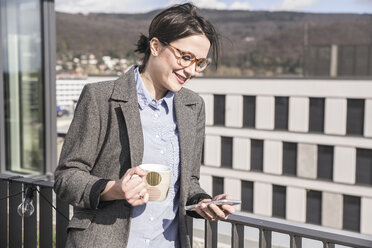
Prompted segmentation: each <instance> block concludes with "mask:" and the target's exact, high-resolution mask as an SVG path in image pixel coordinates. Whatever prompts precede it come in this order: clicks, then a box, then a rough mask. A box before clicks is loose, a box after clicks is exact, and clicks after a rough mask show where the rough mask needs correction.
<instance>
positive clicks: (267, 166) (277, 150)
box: [263, 140, 283, 175]
mask: <svg viewBox="0 0 372 248" xmlns="http://www.w3.org/2000/svg"><path fill="white" fill-rule="evenodd" d="M282 161H283V143H282V142H280V141H273V140H265V141H264V158H263V171H264V172H265V173H272V174H278V175H280V174H282Z"/></svg>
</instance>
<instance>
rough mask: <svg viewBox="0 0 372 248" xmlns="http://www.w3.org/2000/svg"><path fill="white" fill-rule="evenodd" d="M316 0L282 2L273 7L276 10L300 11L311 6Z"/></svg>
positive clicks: (287, 0) (285, 0) (288, 0)
mask: <svg viewBox="0 0 372 248" xmlns="http://www.w3.org/2000/svg"><path fill="white" fill-rule="evenodd" d="M317 1H318V0H283V1H282V2H281V3H280V4H278V5H276V6H274V9H277V10H289V11H293V10H301V9H302V8H305V7H309V6H312V5H313V4H314V3H316V2H317Z"/></svg>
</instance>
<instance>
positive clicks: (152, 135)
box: [128, 67, 180, 248]
mask: <svg viewBox="0 0 372 248" xmlns="http://www.w3.org/2000/svg"><path fill="white" fill-rule="evenodd" d="M135 80H136V83H137V96H138V107H139V110H140V116H141V124H142V131H143V137H144V153H143V160H142V163H143V164H149V163H155V164H166V165H169V166H170V167H171V169H172V177H171V183H170V188H169V192H168V196H167V199H166V200H165V201H162V202H148V203H147V204H145V205H142V206H137V207H134V208H133V214H132V222H131V226H130V232H129V240H128V247H129V248H134V247H162V248H166V247H179V241H178V217H177V213H178V206H179V176H180V153H179V138H178V130H177V121H176V116H175V112H174V110H173V99H174V93H173V92H171V91H168V93H167V94H166V95H165V97H163V98H162V99H160V100H156V99H154V98H153V97H152V96H151V94H150V93H149V92H148V91H147V89H146V87H145V85H144V83H143V81H142V79H141V76H140V74H139V70H138V67H137V68H136V69H135Z"/></svg>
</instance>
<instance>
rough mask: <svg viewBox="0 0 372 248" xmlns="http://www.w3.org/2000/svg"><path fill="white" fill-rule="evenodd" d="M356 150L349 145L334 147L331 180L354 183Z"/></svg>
mask: <svg viewBox="0 0 372 248" xmlns="http://www.w3.org/2000/svg"><path fill="white" fill-rule="evenodd" d="M355 160H356V150H355V148H350V147H341V146H336V147H335V148H334V163H333V181H335V182H340V183H350V184H354V183H355V169H356V168H355V167H356V161H355Z"/></svg>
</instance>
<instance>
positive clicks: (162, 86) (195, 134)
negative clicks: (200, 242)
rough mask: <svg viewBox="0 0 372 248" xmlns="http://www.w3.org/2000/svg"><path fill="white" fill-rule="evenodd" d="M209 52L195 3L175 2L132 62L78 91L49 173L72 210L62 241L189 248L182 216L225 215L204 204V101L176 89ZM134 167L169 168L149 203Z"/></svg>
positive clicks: (213, 42)
mask: <svg viewBox="0 0 372 248" xmlns="http://www.w3.org/2000/svg"><path fill="white" fill-rule="evenodd" d="M210 49H212V53H211V54H212V57H213V61H217V60H218V49H219V39H218V34H217V33H216V31H215V29H214V27H213V26H212V24H211V23H210V22H209V21H208V20H206V19H205V18H204V17H202V16H201V15H200V14H199V12H198V9H197V8H196V7H195V6H194V5H192V4H190V3H187V4H182V5H175V6H173V7H170V8H168V9H165V10H163V11H162V12H160V13H159V14H158V15H157V16H155V17H154V19H153V20H152V22H151V25H150V28H149V34H148V36H145V35H143V34H142V35H141V36H140V38H139V40H138V42H137V49H136V51H137V52H139V53H142V54H144V57H143V61H142V64H141V65H139V66H134V67H132V68H131V69H129V71H128V72H126V73H125V74H124V75H123V76H122V77H120V78H119V79H118V80H116V81H109V82H101V83H96V84H90V85H87V86H86V87H85V88H84V89H83V92H82V94H81V96H80V99H79V102H78V104H77V106H76V110H75V115H74V119H73V121H72V123H71V126H70V129H69V131H68V133H67V136H66V138H65V142H64V146H63V150H62V153H61V156H60V162H59V166H58V168H57V170H56V172H55V191H56V193H57V195H58V196H59V197H60V198H61V199H63V200H65V201H67V202H69V203H70V204H72V205H74V207H75V211H74V216H73V218H72V220H71V222H70V225H69V226H68V240H67V247H123V244H124V246H125V247H190V246H191V243H190V238H189V237H190V234H189V233H187V232H188V230H187V227H186V223H185V217H186V215H190V216H193V217H196V218H205V219H207V220H213V221H216V220H221V219H226V218H227V216H228V215H229V214H231V213H233V212H234V208H233V207H232V206H231V205H230V204H222V205H218V206H217V205H216V204H213V203H212V204H208V205H207V204H206V203H205V202H208V201H211V199H212V197H211V196H210V195H208V194H207V193H206V192H205V191H204V190H203V189H202V188H201V187H200V184H199V177H200V173H199V171H200V164H201V157H202V149H203V142H204V135H205V132H204V130H205V108H204V101H203V99H202V98H201V97H200V96H199V95H197V94H196V93H195V92H193V91H191V90H189V89H185V88H183V86H184V84H185V83H187V82H188V81H189V80H191V79H192V78H193V77H196V76H197V75H198V74H199V73H200V72H202V71H204V70H205V69H206V68H207V66H208V65H209V59H208V58H207V56H208V54H209V50H210ZM141 164H161V165H167V166H168V167H170V168H171V179H170V186H169V190H168V193H167V197H166V199H165V200H164V201H162V202H155V201H151V199H152V198H150V195H149V194H150V193H151V191H150V190H149V189H148V188H147V186H146V184H145V182H144V180H145V178H146V173H147V172H146V171H147V170H146V171H144V170H142V169H141V167H140V166H139V165H141ZM150 170H151V168H149V171H150ZM226 198H229V196H228V195H225V194H221V195H217V196H215V197H214V198H213V199H214V200H221V199H226ZM193 204H196V205H197V206H196V207H195V212H194V211H188V212H186V210H185V206H186V205H193ZM129 230H130V231H129ZM87 237H92V238H87Z"/></svg>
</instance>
